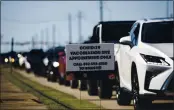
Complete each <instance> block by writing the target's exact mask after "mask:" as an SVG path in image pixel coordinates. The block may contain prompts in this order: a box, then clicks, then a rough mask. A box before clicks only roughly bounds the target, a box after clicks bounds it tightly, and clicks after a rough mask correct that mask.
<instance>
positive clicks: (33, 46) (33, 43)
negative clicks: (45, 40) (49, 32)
mask: <svg viewBox="0 0 174 110" xmlns="http://www.w3.org/2000/svg"><path fill="white" fill-rule="evenodd" d="M31 42H32V49H34V48H35V42H34V37H33V36H32V38H31Z"/></svg>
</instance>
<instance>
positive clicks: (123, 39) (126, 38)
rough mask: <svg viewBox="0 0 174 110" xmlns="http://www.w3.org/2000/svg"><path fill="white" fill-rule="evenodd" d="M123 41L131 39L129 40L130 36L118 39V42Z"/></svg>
mask: <svg viewBox="0 0 174 110" xmlns="http://www.w3.org/2000/svg"><path fill="white" fill-rule="evenodd" d="M125 41H131V40H130V36H126V37H122V38H121V39H120V40H119V42H120V43H122V42H125Z"/></svg>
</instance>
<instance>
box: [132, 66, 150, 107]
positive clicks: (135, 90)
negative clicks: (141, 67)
mask: <svg viewBox="0 0 174 110" xmlns="http://www.w3.org/2000/svg"><path fill="white" fill-rule="evenodd" d="M132 72H133V73H132V94H133V105H134V110H142V109H147V107H149V105H150V104H152V100H149V99H145V98H140V97H139V82H138V76H137V70H136V68H133V70H132Z"/></svg>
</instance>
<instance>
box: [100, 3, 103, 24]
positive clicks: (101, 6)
mask: <svg viewBox="0 0 174 110" xmlns="http://www.w3.org/2000/svg"><path fill="white" fill-rule="evenodd" d="M100 21H103V0H100Z"/></svg>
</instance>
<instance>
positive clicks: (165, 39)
mask: <svg viewBox="0 0 174 110" xmlns="http://www.w3.org/2000/svg"><path fill="white" fill-rule="evenodd" d="M172 28H173V21H164V22H154V23H145V24H144V25H143V28H142V42H145V43H173V38H172Z"/></svg>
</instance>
